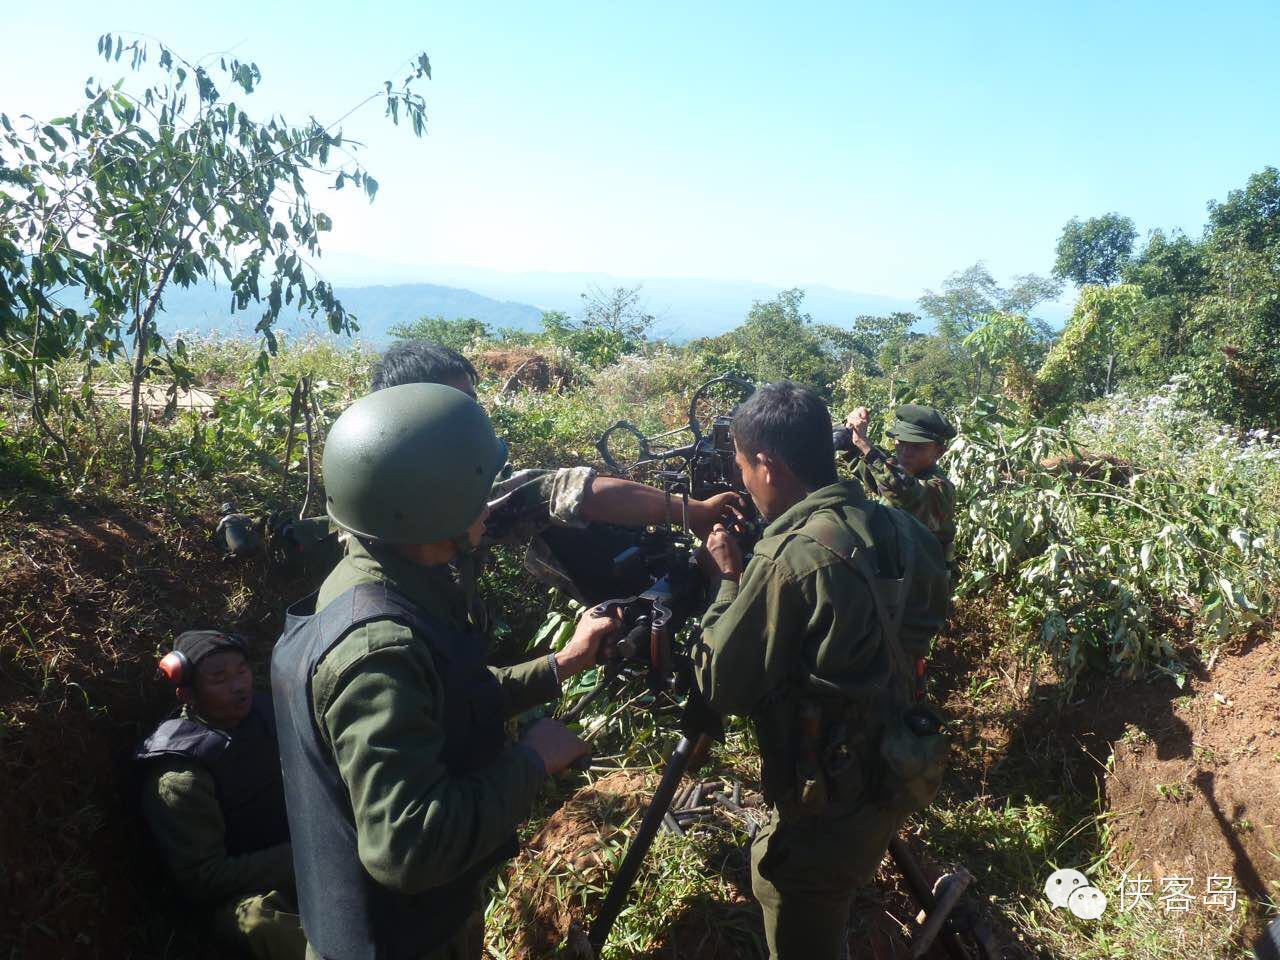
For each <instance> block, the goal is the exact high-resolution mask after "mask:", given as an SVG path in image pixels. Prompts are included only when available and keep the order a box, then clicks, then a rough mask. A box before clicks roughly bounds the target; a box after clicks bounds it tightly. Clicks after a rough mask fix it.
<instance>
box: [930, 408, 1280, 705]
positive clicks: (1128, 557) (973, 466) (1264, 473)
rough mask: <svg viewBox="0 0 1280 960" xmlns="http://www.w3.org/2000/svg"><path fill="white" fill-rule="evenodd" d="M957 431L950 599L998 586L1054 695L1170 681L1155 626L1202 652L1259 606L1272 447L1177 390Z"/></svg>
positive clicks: (1273, 540)
mask: <svg viewBox="0 0 1280 960" xmlns="http://www.w3.org/2000/svg"><path fill="white" fill-rule="evenodd" d="M959 421H960V435H959V436H958V437H957V439H956V441H955V442H954V443H953V444H952V447H951V451H950V454H949V457H948V460H947V461H946V462H947V468H948V470H949V472H950V474H951V476H952V478H953V479H954V480H955V481H956V483H957V486H958V489H959V511H958V517H957V521H958V527H959V531H958V537H957V540H958V543H959V544H960V545H961V569H962V578H961V581H960V592H961V593H962V594H975V593H980V592H983V591H987V590H989V589H991V587H992V586H993V585H994V584H1001V585H1003V586H1004V588H1005V590H1004V591H1003V592H1004V593H1005V594H1006V595H1007V596H1008V597H1009V604H1010V608H1011V610H1010V612H1011V614H1012V615H1013V617H1012V619H1013V622H1014V623H1015V624H1017V625H1018V626H1020V627H1021V628H1023V629H1024V630H1025V631H1026V632H1027V634H1028V636H1030V637H1032V638H1034V639H1033V645H1034V646H1036V647H1039V648H1041V649H1043V650H1045V651H1046V652H1048V653H1049V654H1050V655H1051V656H1052V657H1053V659H1054V660H1055V662H1056V663H1057V665H1058V667H1059V669H1060V672H1061V674H1062V675H1063V677H1064V679H1066V680H1067V681H1068V684H1070V683H1074V681H1075V679H1076V678H1077V677H1078V676H1079V674H1080V673H1081V671H1082V670H1084V669H1085V668H1086V667H1091V666H1092V667H1106V666H1108V665H1109V666H1111V667H1113V668H1117V669H1120V670H1123V671H1126V672H1128V673H1129V674H1130V675H1133V674H1136V673H1139V672H1140V671H1143V670H1145V669H1147V668H1149V667H1151V666H1153V665H1154V666H1156V667H1160V668H1163V669H1165V670H1167V671H1169V672H1171V673H1173V674H1174V675H1175V676H1177V675H1180V674H1181V671H1182V668H1181V667H1179V666H1177V663H1176V656H1175V654H1176V652H1175V650H1174V649H1173V647H1172V646H1171V644H1170V642H1169V638H1168V635H1167V626H1168V624H1169V623H1170V621H1176V620H1181V621H1184V622H1186V623H1187V624H1188V625H1190V626H1193V627H1194V628H1196V629H1197V630H1198V631H1199V633H1200V634H1201V636H1202V637H1203V638H1205V639H1206V640H1208V641H1217V640H1221V639H1222V638H1224V637H1226V636H1228V635H1229V634H1231V633H1233V632H1237V631H1239V630H1240V629H1242V628H1244V627H1247V626H1248V625H1250V624H1252V623H1255V622H1256V621H1257V620H1258V618H1259V617H1260V616H1261V615H1263V614H1264V613H1266V612H1268V611H1269V610H1270V609H1271V607H1272V604H1273V600H1274V597H1273V591H1274V587H1275V584H1276V583H1277V582H1278V581H1280V499H1278V498H1280V471H1277V470H1276V467H1277V465H1280V437H1272V436H1271V435H1269V434H1267V433H1266V432H1265V431H1261V430H1258V431H1255V432H1254V433H1252V434H1246V435H1239V434H1237V433H1236V432H1234V431H1233V430H1232V429H1230V428H1228V427H1226V426H1225V425H1222V424H1220V423H1217V422H1215V421H1213V420H1212V419H1211V418H1209V417H1208V416H1206V415H1204V414H1202V413H1198V412H1194V411H1192V410H1189V409H1188V408H1187V406H1186V388H1185V382H1179V383H1174V384H1170V385H1169V386H1168V387H1166V388H1164V389H1162V390H1160V391H1157V392H1155V393H1152V394H1149V395H1145V396H1131V395H1129V394H1124V393H1117V394H1113V395H1112V396H1111V397H1109V398H1108V399H1107V400H1106V401H1103V402H1101V403H1099V404H1097V405H1095V406H1094V407H1093V408H1091V409H1090V410H1089V411H1088V412H1087V413H1082V414H1080V415H1079V416H1077V417H1076V418H1074V419H1072V420H1071V421H1069V422H1068V423H1067V424H1065V425H1063V426H1061V427H1050V426H1046V425H1044V424H1042V423H1037V422H1028V421H1026V420H1018V419H1015V415H1014V413H1013V411H1012V410H1010V409H1009V405H1008V404H1003V405H1002V404H998V403H994V402H992V401H990V400H986V399H979V400H976V401H975V402H974V403H973V404H971V405H970V406H969V407H968V408H967V409H966V410H965V411H964V412H963V413H962V415H961V416H960V417H959ZM1100 451H1106V455H1102V454H1101V453H1100Z"/></svg>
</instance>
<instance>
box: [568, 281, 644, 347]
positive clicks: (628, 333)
mask: <svg viewBox="0 0 1280 960" xmlns="http://www.w3.org/2000/svg"><path fill="white" fill-rule="evenodd" d="M579 296H580V297H581V299H582V326H583V327H585V328H587V329H592V330H603V331H605V332H607V333H616V334H618V335H619V336H620V337H621V338H622V339H623V340H624V341H625V342H626V343H627V344H629V345H632V349H636V348H638V347H639V345H640V344H641V343H643V342H644V340H645V338H646V337H648V335H649V331H650V330H652V329H653V320H654V317H653V314H651V313H648V312H647V311H645V310H644V308H643V307H642V305H641V300H640V287H639V286H635V287H614V288H613V289H612V290H602V289H601V288H600V287H597V286H594V285H593V286H591V287H589V288H588V289H587V291H586V292H585V293H582V294H579Z"/></svg>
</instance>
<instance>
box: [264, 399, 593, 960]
mask: <svg viewBox="0 0 1280 960" xmlns="http://www.w3.org/2000/svg"><path fill="white" fill-rule="evenodd" d="M505 462H506V445H505V444H504V443H503V442H502V441H501V440H499V439H498V438H497V437H496V436H495V434H494V431H493V427H492V425H491V424H490V422H489V418H488V417H487V416H486V415H485V413H484V411H483V410H482V409H481V408H480V406H479V405H478V404H477V403H476V402H475V401H474V400H472V399H471V398H470V397H468V396H467V395H466V394H464V393H462V392H461V391H459V390H456V389H454V388H452V387H447V386H443V385H440V384H421V383H417V384H406V385H401V386H395V387H390V388H388V389H385V390H380V391H378V392H376V393H373V394H370V395H369V396H367V397H364V398H362V399H360V400H357V401H356V402H355V403H354V404H352V406H351V407H350V408H348V409H347V410H346V411H345V412H344V413H343V414H342V415H341V416H340V417H339V418H338V420H337V421H336V422H335V424H334V425H333V428H332V429H331V430H330V432H329V436H328V440H327V443H326V446H325V453H324V478H325V494H326V507H327V511H328V514H329V517H330V519H331V520H332V521H333V522H334V523H335V524H336V525H338V526H339V527H340V528H342V529H343V530H344V531H346V533H347V534H348V536H347V538H346V555H345V557H344V558H343V560H342V561H341V562H340V563H339V564H338V566H337V567H336V568H335V569H334V571H333V572H332V573H331V574H330V575H329V577H328V578H327V579H326V580H325V582H324V584H323V586H322V587H321V588H320V591H319V592H318V594H315V595H313V596H312V597H309V598H307V600H304V601H302V602H300V603H299V604H295V606H294V607H293V608H291V609H290V611H289V616H288V621H287V623H286V627H285V632H284V634H283V635H282V636H281V638H280V641H279V642H278V643H277V645H276V648H275V651H274V653H273V656H272V663H271V680H272V689H273V692H274V698H275V709H276V715H277V725H278V728H279V739H280V758H281V765H282V768H283V771H284V783H285V796H286V801H287V806H288V815H289V825H290V835H291V837H292V839H293V854H294V862H295V872H296V876H297V877H298V900H299V907H300V914H301V917H302V925H303V929H304V931H305V932H306V935H307V941H308V956H309V957H325V958H331V960H346V958H364V957H369V958H374V957H403V958H423V957H427V958H440V960H446V958H447V960H453V958H459V960H461V958H478V957H479V956H480V955H481V950H482V939H483V918H482V914H481V913H480V908H481V907H482V904H481V902H480V891H481V886H482V883H483V881H484V878H485V876H486V875H487V873H488V872H489V871H490V870H492V869H493V868H494V867H495V866H496V865H498V864H499V863H501V862H503V861H504V860H506V859H508V858H510V857H511V856H513V855H514V853H515V851H516V839H515V831H516V828H517V827H518V825H519V824H520V823H521V822H522V821H523V820H525V819H526V818H527V817H528V816H529V814H530V812H531V808H532V804H533V800H534V796H535V794H536V792H537V789H538V787H539V785H540V784H541V783H542V782H543V781H544V780H545V779H546V777H547V776H548V775H550V774H554V773H557V772H559V771H561V770H563V769H565V768H566V767H568V766H569V765H570V764H571V763H573V761H574V760H576V759H577V758H579V757H581V756H583V755H585V754H586V752H587V747H586V745H585V744H584V743H583V742H582V741H580V740H579V739H578V738H577V737H576V736H574V735H573V734H572V733H571V732H570V731H569V730H568V728H566V727H565V726H563V725H562V724H560V723H559V722H557V721H553V720H540V721H538V722H537V723H535V724H534V725H533V726H532V727H530V728H529V730H528V731H527V732H526V733H525V734H524V736H523V737H522V738H521V740H520V741H519V742H516V743H513V742H510V741H508V740H507V738H506V736H505V732H504V721H505V720H506V719H507V718H509V717H512V716H515V715H516V714H518V713H521V712H523V711H525V710H528V709H530V708H531V707H533V706H536V705H537V704H539V703H543V702H546V701H550V700H554V699H557V698H558V697H559V695H560V684H561V682H563V681H564V680H566V679H568V678H569V677H570V676H573V675H574V674H576V673H578V672H579V671H581V670H583V669H585V668H587V667H588V666H590V665H592V664H593V663H594V662H595V660H596V654H597V650H598V649H599V645H600V642H601V640H602V639H604V638H605V637H606V636H607V635H608V634H610V633H611V632H612V631H613V630H614V629H615V628H616V622H615V620H614V618H613V617H611V616H608V615H603V616H601V615H595V614H593V613H590V612H589V613H587V614H585V615H584V616H583V618H582V619H581V620H580V621H579V623H578V627H577V630H576V631H575V633H574V636H573V639H572V640H571V641H570V642H569V643H568V644H567V645H566V646H565V647H564V649H562V650H561V651H559V652H558V653H555V654H553V655H550V656H547V657H539V658H538V659H536V660H533V661H531V662H528V663H524V664H520V665H517V666H514V667H509V668H504V669H494V668H489V667H487V666H485V664H484V659H483V656H484V646H483V638H482V636H481V635H480V634H479V633H477V631H476V630H475V629H474V627H473V626H472V624H471V622H470V618H469V616H468V604H467V601H466V598H465V596H464V594H463V591H462V589H461V588H460V586H459V584H458V582H457V578H456V576H455V574H454V572H453V569H452V567H451V563H452V562H453V561H455V560H456V559H457V558H458V557H459V556H460V555H462V554H465V553H467V552H469V551H471V550H472V549H474V547H475V546H476V545H477V544H478V543H479V542H480V540H481V538H482V536H483V535H484V529H485V520H486V517H487V514H488V503H487V501H488V497H489V491H490V485H491V484H492V483H493V480H494V477H495V476H496V475H497V473H498V471H499V470H500V469H501V468H502V467H503V464H504V463H505Z"/></svg>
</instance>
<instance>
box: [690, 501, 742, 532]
mask: <svg viewBox="0 0 1280 960" xmlns="http://www.w3.org/2000/svg"><path fill="white" fill-rule="evenodd" d="M745 509H747V504H746V501H745V500H743V498H742V494H740V493H737V492H735V491H732V490H730V491H729V492H728V493H717V494H716V495H715V496H714V497H707V499H705V500H690V501H689V528H690V529H691V530H692V531H693V532H694V535H695V536H696V537H697V538H698V539H699V540H706V539H707V537H709V536H710V535H711V528H712V527H714V526H715V525H716V524H717V523H732V522H733V521H734V520H735V519H737V517H738V516H740V515H741V513H742V511H743V510H745Z"/></svg>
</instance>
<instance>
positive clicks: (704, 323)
mask: <svg viewBox="0 0 1280 960" xmlns="http://www.w3.org/2000/svg"><path fill="white" fill-rule="evenodd" d="M453 275H456V276H457V277H458V280H457V281H455V282H456V283H457V285H446V284H440V283H417V282H410V283H394V282H393V283H383V284H378V285H358V284H351V285H349V286H341V285H340V286H338V287H337V288H336V291H337V294H338V297H339V298H340V299H341V301H342V303H343V305H344V306H345V307H346V308H347V309H348V310H350V311H351V312H352V313H353V314H355V315H356V316H357V317H358V318H359V322H360V332H359V334H358V336H359V337H360V338H361V339H363V340H367V341H369V342H371V343H373V344H375V345H383V344H385V343H387V342H388V341H389V340H390V339H391V333H390V331H391V328H392V327H394V326H395V325H397V324H401V323H409V322H411V321H413V320H416V319H417V318H418V317H423V316H432V317H434V316H443V317H446V318H449V319H454V318H465V317H474V318H476V319H477V320H481V321H483V322H484V323H486V324H488V325H489V326H490V327H492V328H494V329H497V328H500V327H510V328H514V329H517V330H536V329H538V327H539V325H540V322H541V318H542V313H543V311H544V310H563V311H564V312H565V313H568V314H570V315H571V316H572V315H576V314H578V313H579V312H580V311H581V308H582V296H581V295H582V293H583V292H585V291H589V290H592V289H593V288H599V289H601V290H605V291H607V290H609V289H611V288H614V287H619V286H624V287H634V286H637V285H638V286H640V288H641V290H640V296H641V303H642V306H643V309H645V310H646V311H648V312H649V313H652V314H653V315H654V316H655V317H656V322H655V325H654V332H655V333H656V334H657V335H659V336H662V337H667V338H669V339H672V340H676V341H684V340H690V339H693V338H695V337H702V336H713V335H715V334H718V333H723V332H724V331H726V330H729V329H731V328H733V327H735V326H737V325H738V324H739V323H741V322H742V321H743V319H744V318H745V317H746V315H747V311H748V310H749V309H750V308H751V305H752V303H753V302H755V301H757V300H767V299H770V298H771V297H774V296H776V295H777V293H778V292H779V291H778V289H777V288H774V287H771V286H767V285H765V284H759V283H742V282H732V281H714V280H695V279H684V278H658V279H634V278H625V277H615V276H609V275H604V274H587V273H582V274H561V273H554V274H553V273H522V274H504V273H499V272H497V271H485V270H455V271H453V272H452V274H451V276H450V279H453ZM433 279H435V278H434V277H433ZM230 300H231V298H230V295H229V294H228V293H227V291H226V290H225V288H215V287H212V286H207V285H202V286H197V287H192V288H190V289H187V290H182V289H177V288H175V289H173V290H170V291H169V292H168V293H167V294H166V296H165V310H164V313H163V314H162V315H161V318H160V329H161V331H162V332H164V333H166V334H171V333H174V332H176V331H179V330H182V331H189V332H199V333H209V332H214V331H217V332H222V333H229V334H241V335H250V334H252V332H253V327H254V324H255V323H256V322H257V319H258V311H257V310H255V309H254V308H252V307H250V309H249V310H247V311H245V312H243V313H241V314H237V315H231V314H230V313H229V308H230ZM913 307H914V304H913V303H912V302H911V301H909V300H905V299H902V298H897V297H885V296H878V295H874V294H862V293H853V292H850V291H845V290H835V289H832V288H830V287H822V286H814V287H810V288H807V289H806V295H805V301H804V309H805V310H807V311H808V312H809V313H810V314H811V315H812V316H813V318H814V319H815V320H817V321H820V322H824V323H833V324H838V325H841V326H846V325H848V324H849V323H850V322H852V320H853V318H854V317H856V316H858V315H860V314H883V313H891V312H893V311H895V310H911V309H913ZM277 329H279V330H281V331H284V332H286V333H294V334H297V333H302V332H307V331H315V332H324V331H323V330H322V324H321V323H320V322H318V321H313V320H311V319H310V318H308V317H306V316H305V315H299V314H297V313H296V312H294V313H292V314H289V315H286V316H285V317H283V318H282V319H281V322H280V323H279V325H278V328H277Z"/></svg>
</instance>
